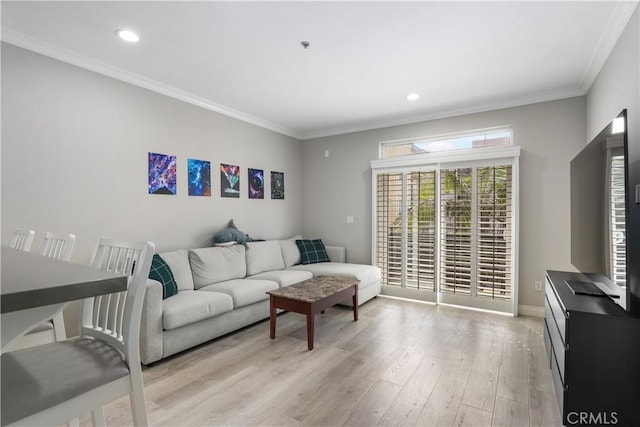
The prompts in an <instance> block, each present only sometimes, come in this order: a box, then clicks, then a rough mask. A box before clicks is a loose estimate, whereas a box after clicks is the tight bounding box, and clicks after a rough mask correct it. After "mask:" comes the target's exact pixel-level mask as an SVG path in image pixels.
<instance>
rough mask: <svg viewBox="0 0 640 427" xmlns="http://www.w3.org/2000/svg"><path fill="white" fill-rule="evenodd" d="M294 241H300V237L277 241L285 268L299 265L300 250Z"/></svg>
mask: <svg viewBox="0 0 640 427" xmlns="http://www.w3.org/2000/svg"><path fill="white" fill-rule="evenodd" d="M296 240H302V236H300V235H298V236H293V237H292V238H290V239H284V240H278V243H280V249H281V250H282V259H283V260H284V266H285V267H286V268H288V267H291V266H292V265H296V264H300V249H298V245H297V244H296Z"/></svg>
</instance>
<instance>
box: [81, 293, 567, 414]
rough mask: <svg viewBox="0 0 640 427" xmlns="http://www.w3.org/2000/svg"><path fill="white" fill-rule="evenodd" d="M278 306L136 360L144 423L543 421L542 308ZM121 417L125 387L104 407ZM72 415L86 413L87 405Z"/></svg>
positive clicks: (551, 402) (377, 302)
mask: <svg viewBox="0 0 640 427" xmlns="http://www.w3.org/2000/svg"><path fill="white" fill-rule="evenodd" d="M359 315H360V317H359V320H358V321H357V322H354V321H353V317H352V312H351V311H350V310H349V309H348V308H344V307H334V308H330V309H328V310H327V311H326V313H325V314H324V315H318V316H316V322H315V327H316V329H315V347H314V350H312V351H308V350H307V344H306V324H305V317H304V316H302V315H299V314H296V313H284V314H281V315H280V316H278V326H277V330H276V339H274V340H270V339H269V322H268V321H264V322H261V323H258V324H256V325H253V326H251V327H249V328H246V329H243V330H241V331H239V332H237V333H234V334H231V335H229V336H226V337H223V338H221V339H218V340H215V341H213V342H210V343H208V344H205V345H202V346H200V347H197V348H195V349H192V350H190V351H187V352H184V353H182V354H179V355H177V356H175V357H172V358H170V359H168V360H165V361H162V362H159V363H157V364H156V365H154V366H151V367H149V368H147V369H145V370H144V381H145V392H146V397H147V410H148V413H149V421H150V423H151V424H152V425H154V426H203V425H205V426H206V425H260V426H262V425H265V426H272V425H273V426H281V425H287V426H340V425H347V426H378V425H381V426H386V425H394V426H452V425H456V426H471V425H475V426H491V425H493V426H507V425H508V426H553V425H560V424H561V420H560V414H559V412H558V408H557V405H556V401H555V396H554V394H553V389H552V387H553V386H552V382H551V374H550V371H549V369H548V368H547V360H546V356H545V353H544V343H543V340H542V328H543V320H542V319H539V318H532V317H517V318H513V317H506V316H501V315H497V314H489V313H484V312H478V311H471V310H464V309H459V308H454V307H449V306H434V305H428V304H421V303H417V302H411V301H404V300H396V299H390V298H383V297H379V298H377V299H374V300H372V301H370V302H368V303H366V304H364V305H363V306H361V307H360V313H359ZM105 412H106V415H107V425H109V426H112V425H130V424H131V417H130V409H129V402H128V400H127V399H122V400H119V401H117V402H115V403H114V404H112V405H110V406H108V407H107V408H106V409H105ZM81 424H83V425H84V424H90V422H89V418H88V417H87V416H85V417H83V418H82V419H81Z"/></svg>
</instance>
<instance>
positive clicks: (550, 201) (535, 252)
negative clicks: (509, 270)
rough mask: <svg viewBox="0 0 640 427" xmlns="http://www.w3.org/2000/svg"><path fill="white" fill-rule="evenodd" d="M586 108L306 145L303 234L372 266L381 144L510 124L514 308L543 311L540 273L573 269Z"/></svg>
mask: <svg viewBox="0 0 640 427" xmlns="http://www.w3.org/2000/svg"><path fill="white" fill-rule="evenodd" d="M585 105H586V102H585V98H584V97H579V98H571V99H565V100H561V101H554V102H547V103H541V104H534V105H528V106H524V107H517V108H509V109H504V110H496V111H491V112H486V113H479V114H471V115H466V116H461V117H454V118H449V119H442V120H434V121H428V122H422V123H416V124H411V125H405V126H397V127H390V128H386V129H378V130H373V131H366V132H358V133H352V134H347V135H339V136H333V137H327V138H319V139H314V140H309V141H305V142H304V143H303V164H304V180H303V188H302V193H303V196H302V200H303V216H302V218H303V222H302V230H303V234H304V235H305V236H307V237H322V238H323V239H324V240H325V241H326V242H328V243H330V244H336V245H343V246H346V247H347V257H348V260H349V262H370V260H371V203H372V201H371V169H370V161H371V160H374V159H377V158H378V147H379V143H380V142H381V141H389V140H396V139H404V138H415V137H428V136H436V135H442V134H446V133H451V132H461V131H468V130H474V129H481V128H488V127H494V126H503V125H511V126H513V133H514V144H515V145H519V146H520V147H521V149H522V153H521V157H520V275H519V282H520V288H519V289H520V294H519V304H520V305H527V306H542V305H543V303H544V295H543V293H542V292H537V291H534V281H536V280H544V270H545V269H559V270H563V269H571V263H570V258H569V244H570V235H569V231H570V227H569V214H570V212H569V161H570V159H571V158H573V156H575V154H576V153H577V152H578V151H579V150H580V149H581V148H582V147H583V146H584V142H585V139H586V135H585V114H586V107H585ZM325 150H329V157H328V158H326V157H325ZM347 215H352V216H354V219H355V222H354V223H353V224H347V223H346V216H347Z"/></svg>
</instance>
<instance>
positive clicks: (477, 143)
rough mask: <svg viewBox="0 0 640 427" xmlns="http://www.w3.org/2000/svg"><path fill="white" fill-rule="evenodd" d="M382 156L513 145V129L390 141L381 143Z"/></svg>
mask: <svg viewBox="0 0 640 427" xmlns="http://www.w3.org/2000/svg"><path fill="white" fill-rule="evenodd" d="M380 145H381V147H380V148H381V150H380V158H381V159H388V158H391V157H399V156H411V155H417V154H418V155H419V154H428V153H435V152H440V151H453V150H471V149H478V148H486V147H501V146H505V145H512V139H511V129H509V128H499V129H490V130H486V131H478V132H474V133H471V134H456V135H445V136H441V137H436V138H419V139H410V140H402V141H388V142H383V143H381V144H380Z"/></svg>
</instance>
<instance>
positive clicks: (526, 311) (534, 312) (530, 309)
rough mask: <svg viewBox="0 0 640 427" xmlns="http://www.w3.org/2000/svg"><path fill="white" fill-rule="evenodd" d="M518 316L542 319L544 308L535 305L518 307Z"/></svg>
mask: <svg viewBox="0 0 640 427" xmlns="http://www.w3.org/2000/svg"><path fill="white" fill-rule="evenodd" d="M518 315H520V316H531V317H544V307H539V306H537V305H518Z"/></svg>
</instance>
